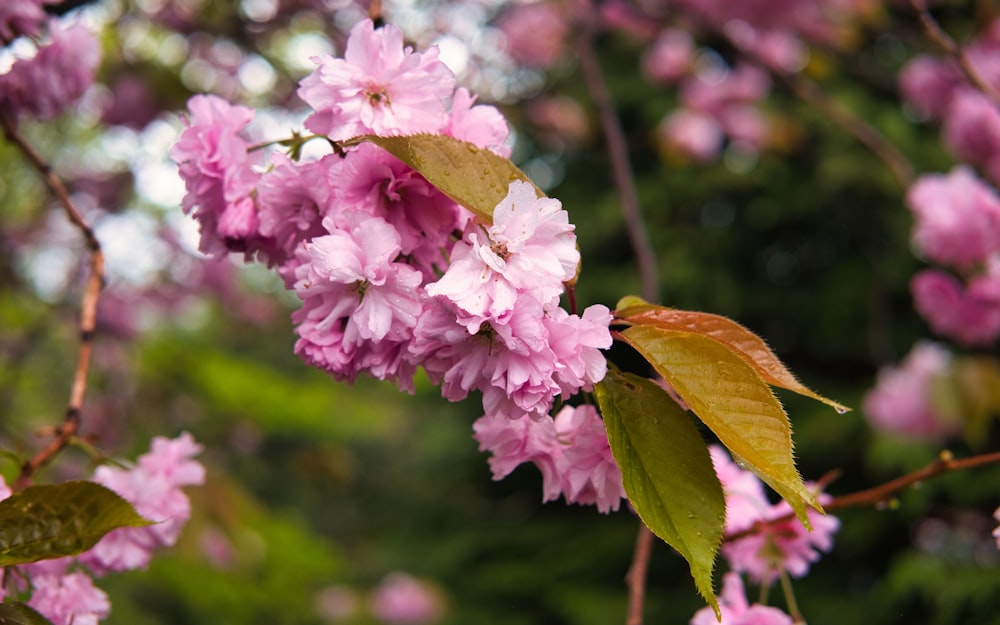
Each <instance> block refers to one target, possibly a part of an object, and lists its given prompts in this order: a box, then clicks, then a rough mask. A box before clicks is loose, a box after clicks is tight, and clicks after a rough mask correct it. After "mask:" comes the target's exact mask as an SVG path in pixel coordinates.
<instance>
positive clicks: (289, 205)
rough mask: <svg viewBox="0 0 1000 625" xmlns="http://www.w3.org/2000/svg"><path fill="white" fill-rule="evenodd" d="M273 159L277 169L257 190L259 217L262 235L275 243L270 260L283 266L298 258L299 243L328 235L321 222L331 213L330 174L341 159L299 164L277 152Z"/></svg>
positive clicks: (263, 179) (328, 157)
mask: <svg viewBox="0 0 1000 625" xmlns="http://www.w3.org/2000/svg"><path fill="white" fill-rule="evenodd" d="M271 160H272V163H273V165H274V169H273V170H271V172H269V173H268V174H267V175H266V176H264V177H263V178H262V179H261V182H260V187H259V188H258V196H257V198H258V202H259V203H260V213H259V214H258V216H257V217H258V220H259V222H260V234H261V235H263V236H264V237H267V238H268V239H270V240H272V241H274V248H273V250H272V251H271V252H270V254H269V255H268V261H269V262H271V263H273V264H277V265H280V264H282V263H284V262H285V261H287V260H289V259H291V258H293V257H294V256H295V248H297V247H298V246H299V244H300V243H302V242H303V241H308V240H310V239H312V238H315V237H318V236H322V235H324V234H326V229H325V228H323V225H322V223H321V222H322V219H323V216H324V215H325V214H326V213H327V212H328V211H329V210H330V204H331V195H332V193H333V190H332V188H331V185H330V182H329V176H328V173H329V171H331V170H336V168H337V166H338V165H339V163H340V162H341V158H340V157H339V156H337V155H336V154H330V155H327V156H325V157H324V158H322V159H320V160H317V161H312V162H307V163H296V162H295V161H292V160H291V159H290V158H288V157H287V156H285V155H284V154H282V153H281V152H275V153H274V154H272V155H271ZM286 282H288V281H287V280H286ZM288 286H291V285H290V284H289V285H288Z"/></svg>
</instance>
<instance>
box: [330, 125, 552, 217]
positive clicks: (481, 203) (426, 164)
mask: <svg viewBox="0 0 1000 625" xmlns="http://www.w3.org/2000/svg"><path fill="white" fill-rule="evenodd" d="M362 141H368V142H370V143H374V144H375V145H377V146H379V147H381V148H382V149H384V150H386V151H387V152H389V153H390V154H392V155H393V156H395V157H396V158H398V159H399V160H401V161H403V162H404V163H406V164H407V165H409V166H410V167H412V168H413V169H415V170H416V171H417V172H419V173H420V175H422V176H423V177H424V178H426V179H427V182H429V183H431V184H432V185H434V186H435V187H436V188H437V189H438V190H439V191H441V192H442V193H444V194H445V195H447V196H448V197H450V198H451V199H453V200H455V201H456V202H458V203H459V204H461V205H462V206H464V207H465V208H467V209H469V210H470V211H472V212H473V213H475V214H476V216H477V217H479V218H480V219H481V220H483V221H484V222H485V223H488V224H490V223H493V209H494V208H496V206H497V204H499V203H500V201H501V200H502V199H504V198H505V197H507V188H508V187H510V183H511V182H514V181H515V180H523V181H524V182H528V183H531V185H532V186H535V185H534V183H533V182H531V179H530V178H528V175H527V174H525V173H524V172H523V171H521V170H520V169H518V168H517V166H516V165H514V163H512V162H510V160H509V159H506V158H504V157H502V156H499V155H497V154H495V153H493V152H491V151H489V150H486V149H483V148H480V147H477V146H475V145H473V144H471V143H469V142H467V141H460V140H459V139H455V138H453V137H446V136H444V135H430V134H418V135H407V136H402V137H376V136H374V135H365V136H363V137H358V138H356V139H351V140H349V141H347V142H345V144H346V145H351V144H355V143H360V142H362ZM535 192H536V193H537V194H538V196H539V197H542V196H544V195H545V194H544V193H542V191H541V190H540V189H539V188H538V187H537V186H535Z"/></svg>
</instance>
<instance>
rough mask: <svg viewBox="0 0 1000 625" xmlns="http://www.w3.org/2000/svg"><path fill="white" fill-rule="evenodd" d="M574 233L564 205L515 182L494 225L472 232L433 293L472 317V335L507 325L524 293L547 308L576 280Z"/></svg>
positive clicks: (429, 288) (429, 289) (495, 215)
mask: <svg viewBox="0 0 1000 625" xmlns="http://www.w3.org/2000/svg"><path fill="white" fill-rule="evenodd" d="M573 229H574V227H573V225H572V224H571V223H569V216H568V215H567V213H566V211H565V210H563V209H562V205H561V204H560V203H559V201H558V200H554V199H551V198H545V197H542V198H540V197H538V196H537V194H536V192H535V189H534V187H533V186H532V185H531V184H529V183H527V182H522V181H515V182H512V183H511V184H510V188H509V190H508V193H507V196H506V197H505V198H504V199H503V201H501V202H500V204H498V205H497V207H496V209H495V210H494V211H493V225H491V226H487V227H484V226H481V225H479V224H470V226H469V227H467V229H466V236H465V239H464V240H463V241H462V242H461V243H459V244H458V245H456V246H455V247H454V249H453V250H452V253H451V257H452V260H451V266H450V267H449V268H448V270H447V271H446V272H445V274H444V275H443V276H441V279H440V280H438V281H437V282H435V283H433V284H429V285H427V293H428V294H429V295H431V296H434V297H445V298H447V299H448V300H449V301H451V302H453V303H454V304H455V305H456V306H457V307H458V308H459V309H461V310H462V311H463V312H464V313H466V314H467V315H469V322H468V327H469V328H470V331H472V330H473V329H474V328H475V327H476V326H478V325H479V324H480V323H481V322H482V321H483V320H485V319H486V318H490V319H495V320H497V321H499V322H500V323H505V321H506V319H507V318H509V316H510V315H511V314H512V312H513V309H514V302H515V301H516V299H517V297H518V294H519V293H520V292H525V291H530V292H531V294H532V295H533V296H534V297H535V298H537V299H538V300H539V301H540V302H541V303H542V304H543V305H545V306H547V305H549V304H551V303H552V302H553V301H557V300H558V298H559V296H560V295H561V294H562V291H563V282H566V281H568V280H572V279H573V278H574V277H575V276H576V269H577V265H578V264H579V262H580V253H579V251H578V250H577V249H576V235H575V234H574V233H573Z"/></svg>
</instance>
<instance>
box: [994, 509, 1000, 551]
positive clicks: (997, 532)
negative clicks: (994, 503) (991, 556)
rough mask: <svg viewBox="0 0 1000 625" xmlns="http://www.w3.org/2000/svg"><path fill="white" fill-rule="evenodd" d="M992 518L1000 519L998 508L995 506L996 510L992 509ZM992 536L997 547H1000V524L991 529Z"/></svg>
mask: <svg viewBox="0 0 1000 625" xmlns="http://www.w3.org/2000/svg"><path fill="white" fill-rule="evenodd" d="M993 518H994V519H996V520H997V521H1000V508H997V509H996V510H994V511H993ZM993 538H996V539H997V549H1000V525H998V526H997V528H996V529H995V530H993Z"/></svg>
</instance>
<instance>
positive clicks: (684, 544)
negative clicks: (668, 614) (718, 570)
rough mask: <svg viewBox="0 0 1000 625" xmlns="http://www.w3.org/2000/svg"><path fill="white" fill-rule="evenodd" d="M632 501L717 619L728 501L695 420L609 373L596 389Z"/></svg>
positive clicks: (637, 382) (653, 392)
mask: <svg viewBox="0 0 1000 625" xmlns="http://www.w3.org/2000/svg"><path fill="white" fill-rule="evenodd" d="M595 392H596V395H597V401H598V404H599V405H600V408H601V414H602V415H603V417H604V424H605V427H606V428H607V431H608V441H609V442H610V444H611V452H612V454H614V457H615V461H616V462H617V463H618V466H619V467H621V470H622V482H623V484H624V486H625V492H626V493H627V494H628V498H629V501H630V502H631V503H632V506H633V507H634V508H635V511H636V512H637V513H638V514H639V517H640V518H641V519H642V521H643V523H645V524H646V526H647V527H648V528H649V529H650V530H652V532H653V533H654V534H656V535H657V536H659V537H660V538H661V539H663V540H664V541H665V542H666V543H667V544H669V545H670V546H671V547H673V548H674V549H676V550H677V551H678V552H679V553H680V554H681V555H682V556H684V558H685V559H686V560H687V561H688V564H689V566H690V567H691V576H692V577H693V578H694V581H695V585H696V586H697V588H698V592H700V593H701V595H702V596H703V597H705V600H706V601H708V602H709V603H710V604H711V605H712V607H713V608H714V609H715V610H716V612H717V613H718V603H717V602H716V599H715V593H714V592H713V591H712V568H713V567H714V564H715V556H716V554H717V553H718V551H719V545H720V544H721V542H722V536H723V532H724V528H725V511H726V501H725V497H724V496H723V492H722V485H721V484H720V483H719V478H718V477H717V476H716V474H715V469H714V468H713V466H712V459H711V456H709V453H708V449H707V448H706V447H705V442H704V441H703V440H702V438H701V435H700V434H699V433H698V429H697V428H696V427H695V425H694V423H693V422H692V420H691V417H690V416H689V415H688V414H687V413H686V412H685V411H684V410H682V409H681V407H680V406H678V405H677V403H676V402H675V401H674V400H673V399H671V398H670V396H669V395H667V393H666V392H665V391H664V390H663V389H662V388H660V387H658V386H656V384H654V383H653V382H650V381H649V380H646V379H644V378H640V377H638V376H635V375H631V374H622V373H618V372H615V371H609V372H608V374H607V376H606V377H605V378H604V381H602V382H601V383H600V384H598V385H597V387H596V389H595Z"/></svg>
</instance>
